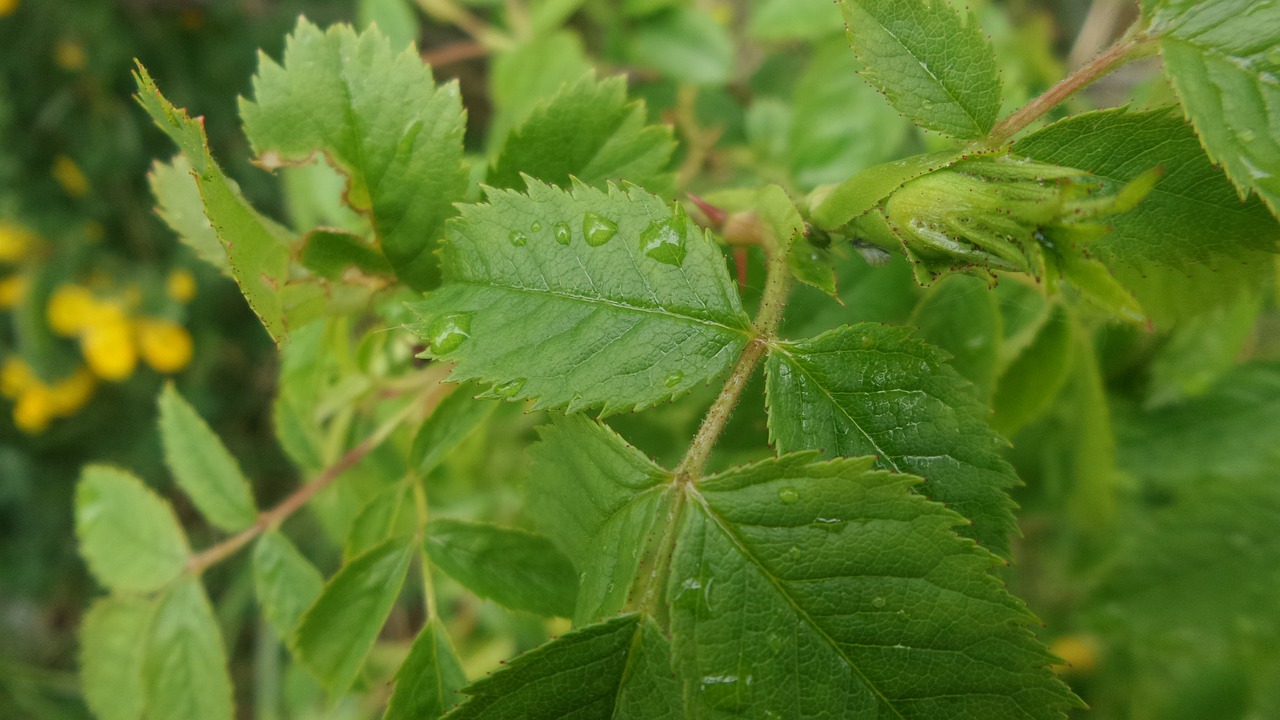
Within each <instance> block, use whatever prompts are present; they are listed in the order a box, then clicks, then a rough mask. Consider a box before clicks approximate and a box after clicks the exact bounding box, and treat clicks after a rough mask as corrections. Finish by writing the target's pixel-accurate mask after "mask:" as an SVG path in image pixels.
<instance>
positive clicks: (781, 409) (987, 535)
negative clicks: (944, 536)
mask: <svg viewBox="0 0 1280 720" xmlns="http://www.w3.org/2000/svg"><path fill="white" fill-rule="evenodd" d="M767 368H768V373H769V377H768V383H767V393H768V399H769V432H770V434H771V436H772V437H773V440H774V442H776V443H777V447H778V450H779V451H780V452H784V453H785V452H792V451H796V450H817V451H819V452H820V453H821V454H822V455H823V456H824V457H837V456H844V457H854V456H859V455H875V456H876V462H877V464H878V465H879V466H880V467H882V468H884V469H886V470H893V471H897V472H905V473H911V474H913V475H918V476H920V477H923V478H925V482H924V483H923V484H922V485H921V486H920V491H921V492H923V493H924V494H925V495H927V496H928V497H929V498H931V499H933V500H935V501H937V502H940V503H944V504H945V505H947V506H948V507H949V508H951V509H952V510H955V511H956V512H958V513H960V514H961V515H964V516H965V517H967V518H969V519H970V520H972V521H973V525H972V527H966V528H963V529H962V530H961V532H962V533H963V534H965V535H967V536H969V537H972V538H973V539H975V540H978V541H979V542H981V543H982V544H983V545H984V546H986V547H987V548H988V549H990V550H991V551H992V552H995V553H999V554H1002V555H1007V554H1008V551H1009V534H1010V533H1012V532H1016V530H1017V526H1016V524H1015V523H1014V519H1013V512H1012V510H1013V502H1012V501H1011V500H1010V499H1009V496H1008V495H1007V494H1006V488H1008V487H1011V486H1013V485H1017V484H1018V478H1017V476H1016V475H1015V474H1014V471H1013V468H1012V467H1010V466H1009V464H1008V463H1007V462H1005V461H1004V460H1003V459H1002V458H1001V457H1000V455H999V453H997V450H998V449H999V448H1000V447H1001V446H1002V445H1003V444H1004V441H1003V440H1001V438H1000V437H999V436H998V435H996V434H995V433H994V432H993V431H992V430H991V429H990V428H989V427H988V426H987V422H986V418H987V409H986V407H984V406H983V405H982V404H981V403H980V402H979V401H978V399H977V395H976V393H975V391H974V388H973V387H972V385H970V384H969V382H968V381H966V380H964V379H963V378H962V377H960V375H959V374H958V373H957V372H956V371H955V370H954V369H953V368H952V367H950V366H949V365H947V363H946V359H945V356H944V355H943V353H942V352H941V351H939V350H938V349H937V348H935V347H933V346H931V345H929V344H927V343H924V342H921V341H919V340H915V339H912V338H911V337H909V331H907V330H905V329H902V328H891V327H886V326H882V325H874V324H871V323H862V324H858V325H853V326H846V327H843V328H837V329H835V330H831V331H829V332H826V333H823V334H822V335H819V336H817V337H815V338H810V339H808V340H802V341H799V342H788V343H778V344H777V345H775V346H774V348H773V349H772V350H771V352H770V353H769V359H768V364H767Z"/></svg>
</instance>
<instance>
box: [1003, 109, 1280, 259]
mask: <svg viewBox="0 0 1280 720" xmlns="http://www.w3.org/2000/svg"><path fill="white" fill-rule="evenodd" d="M1202 132H1203V131H1202ZM1013 152H1014V153H1015V154H1018V155H1022V156H1025V157H1029V158H1031V159H1033V160H1038V161H1040V162H1047V163H1054V164H1057V165H1064V166H1067V167H1074V168H1079V169H1081V170H1086V171H1088V172H1090V173H1092V174H1093V175H1097V176H1098V177H1101V178H1105V179H1106V180H1108V181H1111V182H1114V183H1116V184H1117V185H1120V184H1123V183H1126V182H1129V181H1130V180H1133V179H1134V178H1136V177H1138V176H1139V175H1141V174H1142V173H1144V172H1146V171H1148V170H1150V169H1151V168H1154V167H1160V168H1163V169H1164V175H1163V177H1161V179H1160V182H1158V183H1156V186H1155V187H1154V188H1153V189H1152V190H1151V191H1150V193H1148V194H1147V196H1146V198H1144V199H1143V201H1142V202H1141V203H1139V204H1138V206H1137V207H1136V208H1134V209H1133V210H1130V211H1129V212H1126V213H1121V214H1119V215H1116V216H1114V217H1111V218H1109V222H1110V224H1111V226H1112V231H1111V232H1110V233H1108V234H1106V235H1104V236H1103V237H1101V238H1099V239H1098V241H1097V242H1096V243H1095V244H1094V245H1093V246H1092V247H1093V248H1096V249H1097V250H1098V251H1099V252H1100V253H1103V254H1104V257H1107V258H1114V259H1115V260H1118V261H1121V262H1124V263H1127V264H1129V265H1132V266H1134V267H1136V268H1142V267H1143V266H1144V265H1146V264H1148V263H1158V264H1160V265H1164V266H1166V267H1170V268H1174V269H1182V268H1185V267H1186V266H1188V265H1214V264H1218V263H1217V261H1221V260H1231V259H1240V260H1243V259H1245V257H1246V256H1248V255H1253V256H1254V257H1256V258H1257V260H1258V261H1263V260H1264V259H1263V258H1261V257H1260V256H1258V251H1273V250H1275V249H1276V248H1277V246H1280V224H1277V223H1276V221H1275V219H1274V218H1272V217H1271V216H1270V215H1269V214H1268V213H1267V209H1266V207H1264V206H1263V204H1262V203H1261V202H1259V201H1258V200H1257V198H1251V199H1249V200H1247V201H1245V202H1241V201H1240V198H1239V197H1238V196H1237V194H1236V192H1235V190H1234V189H1233V188H1232V187H1231V183H1230V182H1228V181H1227V179H1226V178H1225V177H1223V175H1222V172H1221V171H1219V170H1218V169H1217V168H1215V167H1214V166H1213V165H1212V163H1210V162H1209V160H1208V158H1206V157H1205V155H1204V152H1203V151H1202V150H1201V149H1200V143H1199V141H1197V140H1196V136H1195V133H1194V132H1192V131H1191V128H1190V127H1188V126H1187V125H1186V123H1185V122H1183V121H1182V120H1181V119H1180V118H1178V117H1177V116H1176V115H1174V114H1173V113H1172V112H1170V111H1169V110H1167V109H1166V110H1152V111H1149V112H1140V113H1135V112H1126V111H1125V110H1123V109H1120V110H1100V111H1097V112H1091V113H1083V114H1080V115H1075V116H1072V117H1070V118H1067V119H1066V120H1061V121H1059V122H1056V123H1054V124H1052V125H1050V126H1048V127H1046V128H1044V129H1042V130H1039V131H1038V132H1035V133H1032V134H1031V135H1028V136H1027V137H1025V138H1023V139H1021V140H1019V141H1018V142H1017V143H1016V144H1015V145H1014V147H1013Z"/></svg>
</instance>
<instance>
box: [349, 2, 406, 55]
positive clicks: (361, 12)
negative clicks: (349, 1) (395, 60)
mask: <svg viewBox="0 0 1280 720" xmlns="http://www.w3.org/2000/svg"><path fill="white" fill-rule="evenodd" d="M356 10H357V12H356V17H357V19H358V23H359V25H360V27H368V26H369V25H370V24H373V25H377V26H378V29H379V30H381V31H382V32H384V33H386V35H387V39H388V40H389V41H390V43H391V47H393V48H402V47H404V46H406V45H409V44H410V43H414V42H417V40H418V33H419V32H420V30H421V28H419V27H418V16H417V14H415V13H414V11H413V3H412V0H359V3H358V4H357V7H356Z"/></svg>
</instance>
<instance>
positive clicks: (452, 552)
mask: <svg viewBox="0 0 1280 720" xmlns="http://www.w3.org/2000/svg"><path fill="white" fill-rule="evenodd" d="M425 546H426V549H427V555H429V556H430V557H431V562H433V563H435V565H436V566H437V567H439V568H440V569H441V570H444V571H445V572H446V573H449V575H450V576H452V577H453V579H455V580H457V581H458V582H460V583H462V584H463V585H464V586H466V588H467V589H468V590H471V591H472V592H474V593H475V594H477V595H479V596H480V597H484V598H489V599H490V600H493V601H494V602H496V603H498V604H499V605H504V606H506V607H508V608H511V609H512V610H523V611H525V612H531V613H534V614H535V615H548V616H549V615H559V616H561V617H569V616H571V615H573V605H574V600H575V597H576V595H577V592H576V591H577V587H578V574H577V573H576V572H574V569H573V564H572V563H570V562H569V560H568V558H566V557H565V556H564V555H561V554H560V551H559V550H557V549H556V547H555V545H553V544H552V543H551V541H550V540H548V539H546V538H544V537H542V536H541V535H535V534H533V533H530V532H525V531H523V530H516V529H514V528H502V527H498V526H496V525H486V524H483V523H473V522H464V521H462V520H434V521H432V522H431V523H430V524H429V525H427V530H426V540H425Z"/></svg>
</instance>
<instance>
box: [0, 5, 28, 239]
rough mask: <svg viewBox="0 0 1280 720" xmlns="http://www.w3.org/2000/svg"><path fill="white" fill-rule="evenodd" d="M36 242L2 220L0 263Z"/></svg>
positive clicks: (24, 232) (22, 231)
mask: <svg viewBox="0 0 1280 720" xmlns="http://www.w3.org/2000/svg"><path fill="white" fill-rule="evenodd" d="M0 2H4V0H0ZM35 243H36V236H35V235H33V234H32V233H31V231H30V230H27V229H26V228H24V227H22V226H20V225H15V224H13V223H11V222H5V221H3V220H0V263H10V264H14V263H17V262H18V261H19V260H21V259H23V258H24V257H26V256H27V253H29V252H31V247H32V246H33V245H35Z"/></svg>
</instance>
